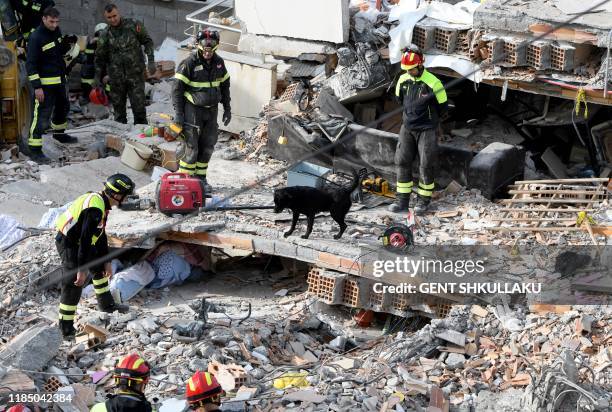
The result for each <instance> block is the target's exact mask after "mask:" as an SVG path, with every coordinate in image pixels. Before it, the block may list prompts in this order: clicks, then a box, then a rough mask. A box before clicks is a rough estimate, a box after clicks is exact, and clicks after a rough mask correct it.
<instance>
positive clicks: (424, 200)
mask: <svg viewBox="0 0 612 412" xmlns="http://www.w3.org/2000/svg"><path fill="white" fill-rule="evenodd" d="M430 203H431V197H428V196H418V197H417V202H416V205H415V206H414V212H415V213H425V212H426V211H427V209H428V208H429V204H430Z"/></svg>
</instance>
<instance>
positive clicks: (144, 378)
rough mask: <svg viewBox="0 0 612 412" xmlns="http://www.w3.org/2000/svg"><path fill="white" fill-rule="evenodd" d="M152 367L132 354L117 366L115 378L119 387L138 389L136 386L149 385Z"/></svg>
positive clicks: (114, 373)
mask: <svg viewBox="0 0 612 412" xmlns="http://www.w3.org/2000/svg"><path fill="white" fill-rule="evenodd" d="M150 373H151V367H150V366H149V364H148V363H147V361H146V360H144V359H142V358H141V357H140V356H138V355H136V354H135V353H132V354H130V355H127V356H125V357H124V358H122V359H121V360H120V361H119V362H117V364H116V365H115V370H114V372H113V378H114V379H115V384H116V385H117V386H125V387H129V388H131V389H136V388H134V386H137V385H140V384H144V383H147V382H148V381H149V374H150Z"/></svg>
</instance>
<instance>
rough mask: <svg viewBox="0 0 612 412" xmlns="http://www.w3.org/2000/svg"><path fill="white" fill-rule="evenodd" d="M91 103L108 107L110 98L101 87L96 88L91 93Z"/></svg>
mask: <svg viewBox="0 0 612 412" xmlns="http://www.w3.org/2000/svg"><path fill="white" fill-rule="evenodd" d="M89 101H90V102H92V103H93V104H99V105H102V106H108V96H107V95H106V93H105V92H104V89H103V88H101V87H94V88H93V89H91V91H90V92H89Z"/></svg>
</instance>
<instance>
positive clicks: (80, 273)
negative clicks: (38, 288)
mask: <svg viewBox="0 0 612 412" xmlns="http://www.w3.org/2000/svg"><path fill="white" fill-rule="evenodd" d="M133 190H134V182H132V180H131V179H130V178H129V177H127V176H126V175H123V174H115V175H112V176H110V177H109V178H108V179H106V183H105V184H104V190H102V191H101V192H99V193H94V192H88V193H85V194H84V195H82V196H79V197H78V198H77V199H76V200H74V201H73V202H72V204H71V205H70V207H69V208H68V209H67V210H66V211H65V212H64V213H62V214H61V215H60V216H59V217H58V218H57V220H56V221H55V226H56V228H57V236H56V237H55V246H56V247H57V251H58V253H59V255H60V258H61V260H62V266H63V268H64V276H65V277H64V279H63V281H62V292H61V296H60V305H59V326H60V330H61V332H62V335H63V337H64V339H71V338H72V337H74V335H75V334H76V330H75V328H74V317H75V315H76V309H77V305H78V303H79V300H80V299H81V292H82V289H83V286H84V285H85V282H86V281H87V270H85V269H83V268H82V267H83V266H84V265H86V264H87V263H90V262H92V261H94V260H96V259H99V258H101V257H103V256H106V255H108V241H107V239H106V232H105V227H106V219H107V217H108V213H109V212H110V210H111V208H112V207H113V206H117V205H120V204H121V202H122V201H123V199H125V197H126V196H128V195H130V194H131V193H132V192H133ZM74 270H77V273H76V274H73V275H70V276H66V273H68V272H73V271H74ZM90 271H91V273H93V281H92V282H93V286H94V291H95V292H96V298H97V300H98V308H99V309H100V310H102V311H104V312H109V313H112V312H114V311H116V310H118V311H120V312H125V311H127V310H128V307H127V306H125V305H119V304H116V303H115V300H114V299H113V296H112V295H111V293H110V288H109V285H108V280H109V278H110V276H111V275H112V269H111V265H110V261H109V262H106V263H100V264H98V265H95V266H93V267H91V268H90Z"/></svg>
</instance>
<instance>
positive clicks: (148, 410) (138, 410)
mask: <svg viewBox="0 0 612 412" xmlns="http://www.w3.org/2000/svg"><path fill="white" fill-rule="evenodd" d="M102 405H104V406H102ZM91 410H92V411H94V412H152V411H153V408H152V407H151V403H149V401H147V400H146V399H145V397H144V396H142V395H138V394H135V393H119V394H117V395H111V397H110V399H108V400H107V401H106V402H105V403H104V404H97V405H95V406H94V407H93V408H92V409H91Z"/></svg>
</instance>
